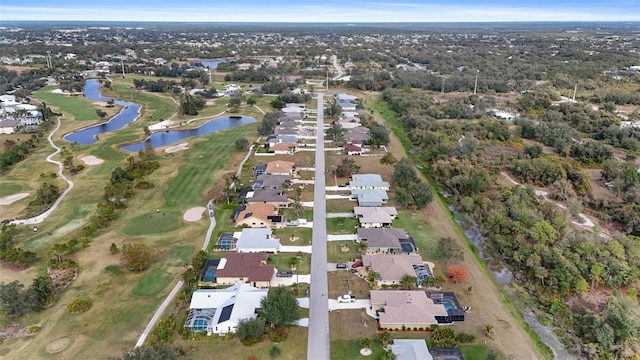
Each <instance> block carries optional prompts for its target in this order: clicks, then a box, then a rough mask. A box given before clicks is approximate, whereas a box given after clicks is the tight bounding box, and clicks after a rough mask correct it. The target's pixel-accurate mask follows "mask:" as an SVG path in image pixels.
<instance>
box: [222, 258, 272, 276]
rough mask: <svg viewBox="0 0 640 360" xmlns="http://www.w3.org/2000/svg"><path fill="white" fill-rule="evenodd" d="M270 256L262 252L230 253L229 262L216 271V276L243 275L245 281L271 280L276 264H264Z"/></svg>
mask: <svg viewBox="0 0 640 360" xmlns="http://www.w3.org/2000/svg"><path fill="white" fill-rule="evenodd" d="M268 258H269V256H268V255H267V254H261V253H228V254H227V256H226V259H227V263H226V264H225V266H224V268H223V269H220V270H218V271H217V272H216V277H242V278H245V279H244V280H245V281H269V280H271V278H272V277H273V274H274V272H275V266H273V265H262V263H266V262H267V259H268Z"/></svg>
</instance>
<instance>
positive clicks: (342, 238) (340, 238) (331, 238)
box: [327, 234, 358, 241]
mask: <svg viewBox="0 0 640 360" xmlns="http://www.w3.org/2000/svg"><path fill="white" fill-rule="evenodd" d="M351 240H358V234H344V235H327V241H351Z"/></svg>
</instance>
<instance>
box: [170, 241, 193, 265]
mask: <svg viewBox="0 0 640 360" xmlns="http://www.w3.org/2000/svg"><path fill="white" fill-rule="evenodd" d="M194 253H195V248H194V247H193V246H191V245H179V246H176V247H173V248H171V249H170V250H169V251H168V254H167V256H166V257H167V258H168V259H171V260H173V259H175V262H174V266H176V267H179V266H182V265H184V264H185V263H186V262H187V261H188V259H190V258H191V257H193V255H194Z"/></svg>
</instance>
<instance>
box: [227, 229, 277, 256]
mask: <svg viewBox="0 0 640 360" xmlns="http://www.w3.org/2000/svg"><path fill="white" fill-rule="evenodd" d="M271 234H272V231H271V229H268V228H265V229H242V233H241V234H240V237H238V238H237V239H238V242H237V243H236V249H238V251H243V250H256V251H257V250H260V251H277V250H278V249H279V248H280V240H279V239H277V238H273V237H271Z"/></svg>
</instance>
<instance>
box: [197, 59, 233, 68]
mask: <svg viewBox="0 0 640 360" xmlns="http://www.w3.org/2000/svg"><path fill="white" fill-rule="evenodd" d="M226 61H227V60H207V61H198V62H199V63H201V64H202V65H203V66H204V67H209V68H212V69H216V68H218V64H220V63H221V62H226Z"/></svg>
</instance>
